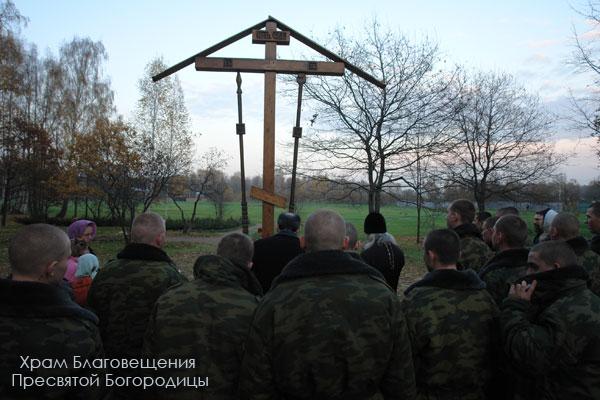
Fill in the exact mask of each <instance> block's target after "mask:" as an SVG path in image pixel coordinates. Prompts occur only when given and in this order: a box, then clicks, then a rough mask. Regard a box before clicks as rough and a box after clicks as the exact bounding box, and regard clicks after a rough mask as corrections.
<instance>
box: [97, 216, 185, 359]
mask: <svg viewBox="0 0 600 400" xmlns="http://www.w3.org/2000/svg"><path fill="white" fill-rule="evenodd" d="M165 236H166V231H165V222H164V220H163V219H162V217H160V216H159V215H158V214H155V213H144V214H140V215H138V216H137V217H136V218H135V220H134V221H133V224H132V228H131V241H132V243H130V244H128V245H127V246H125V248H124V249H123V250H122V251H121V252H120V253H119V254H118V255H117V259H116V260H111V261H109V262H108V263H107V264H106V266H105V267H104V268H101V269H100V271H99V272H98V275H96V278H95V279H94V281H93V282H92V286H91V287H90V291H89V294H88V304H89V305H90V307H91V308H92V309H93V310H94V311H95V312H96V314H98V318H99V319H100V333H101V335H102V340H103V341H104V350H105V352H106V355H107V356H108V357H111V358H136V357H140V354H141V350H142V342H143V338H144V333H145V332H146V327H147V325H148V318H149V317H150V314H151V312H152V308H153V307H154V303H155V302H156V300H157V299H158V298H159V297H160V295H161V294H163V293H164V292H166V291H167V289H168V288H170V287H171V286H173V285H175V284H177V283H180V282H182V281H185V278H184V277H183V276H182V275H181V274H180V273H179V271H178V270H177V267H176V266H175V264H174V263H173V261H171V259H170V258H169V256H167V254H166V253H165V252H164V251H163V250H162V247H163V245H164V244H165V239H166V238H165Z"/></svg>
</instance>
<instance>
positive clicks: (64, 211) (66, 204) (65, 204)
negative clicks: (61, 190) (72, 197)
mask: <svg viewBox="0 0 600 400" xmlns="http://www.w3.org/2000/svg"><path fill="white" fill-rule="evenodd" d="M68 208H69V199H64V200H63V202H62V206H61V207H60V211H59V212H58V214H56V218H65V216H66V215H67V209H68Z"/></svg>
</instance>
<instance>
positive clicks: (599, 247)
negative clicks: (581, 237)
mask: <svg viewBox="0 0 600 400" xmlns="http://www.w3.org/2000/svg"><path fill="white" fill-rule="evenodd" d="M589 245H590V249H591V250H592V251H594V252H595V253H596V254H600V235H594V236H592V238H591V239H590V242H589Z"/></svg>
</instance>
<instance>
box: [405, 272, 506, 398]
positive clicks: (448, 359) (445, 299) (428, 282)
mask: <svg viewBox="0 0 600 400" xmlns="http://www.w3.org/2000/svg"><path fill="white" fill-rule="evenodd" d="M404 293H405V296H406V297H405V298H404V300H403V301H402V307H403V310H404V313H405V315H406V322H407V324H408V331H409V333H410V337H411V343H412V354H413V359H414V366H415V374H416V380H417V393H418V396H417V398H418V399H483V398H485V393H486V391H488V390H489V385H490V383H491V379H492V374H493V370H492V369H493V366H494V364H495V360H496V355H495V353H494V349H495V348H496V345H497V343H498V340H499V337H498V335H497V334H496V332H497V330H498V329H497V316H498V308H497V307H496V304H495V303H494V300H493V299H492V297H491V296H490V295H489V293H488V292H487V291H486V290H485V283H484V282H483V281H482V280H481V279H479V277H478V276H477V274H476V273H475V272H474V271H473V270H465V271H456V270H436V271H432V272H429V273H428V274H427V275H425V277H424V278H423V279H422V280H420V281H418V282H416V283H415V284H413V285H412V286H410V287H409V288H408V289H406V291H405V292H404Z"/></svg>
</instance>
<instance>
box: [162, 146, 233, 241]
mask: <svg viewBox="0 0 600 400" xmlns="http://www.w3.org/2000/svg"><path fill="white" fill-rule="evenodd" d="M226 166H227V156H226V155H225V153H223V152H222V151H221V150H218V149H217V148H215V147H212V148H210V149H208V150H207V151H206V152H205V153H203V154H202V156H201V157H200V159H199V161H198V164H197V167H198V169H197V170H196V172H193V173H190V174H188V175H186V176H182V177H180V178H178V179H176V180H175V186H174V187H171V184H170V185H169V197H170V198H171V200H172V201H173V203H174V204H175V206H176V207H177V208H178V209H179V212H180V215H181V219H182V221H183V226H184V228H183V230H184V232H188V231H189V230H190V229H191V228H192V227H193V225H194V222H195V221H196V215H197V212H198V203H199V202H200V200H201V199H202V198H203V197H208V196H209V195H211V194H212V193H213V192H215V191H218V190H216V189H217V188H215V186H216V185H218V184H219V179H218V177H219V176H222V175H223V174H222V172H221V170H222V169H223V168H225V167H226ZM185 192H189V193H191V194H193V195H194V196H195V200H194V206H193V208H192V215H191V216H190V218H189V220H186V218H185V214H184V212H183V209H182V208H181V206H180V205H179V202H178V200H177V195H181V194H183V193H185ZM213 197H215V198H216V196H213ZM221 210H222V206H221Z"/></svg>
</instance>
